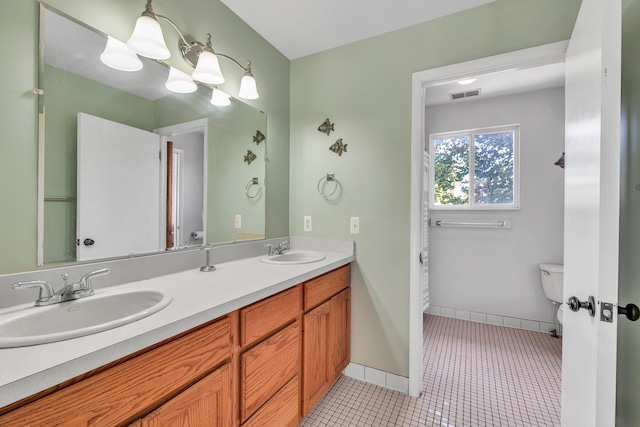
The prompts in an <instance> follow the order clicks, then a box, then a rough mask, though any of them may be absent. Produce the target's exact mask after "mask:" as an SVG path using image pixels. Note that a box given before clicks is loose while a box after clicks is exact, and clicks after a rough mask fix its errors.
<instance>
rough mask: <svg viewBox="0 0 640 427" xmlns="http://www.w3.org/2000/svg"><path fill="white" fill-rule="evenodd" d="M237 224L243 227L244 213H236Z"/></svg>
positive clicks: (238, 226) (237, 226)
mask: <svg viewBox="0 0 640 427" xmlns="http://www.w3.org/2000/svg"><path fill="white" fill-rule="evenodd" d="M235 226H236V228H242V215H240V214H236V220H235Z"/></svg>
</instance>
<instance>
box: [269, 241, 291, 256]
mask: <svg viewBox="0 0 640 427" xmlns="http://www.w3.org/2000/svg"><path fill="white" fill-rule="evenodd" d="M264 247H265V248H267V251H268V252H267V255H269V256H273V255H280V254H282V253H283V252H284V251H286V250H287V249H289V242H288V241H286V240H285V241H284V242H282V243H280V244H279V245H278V246H273V245H272V244H271V243H265V244H264Z"/></svg>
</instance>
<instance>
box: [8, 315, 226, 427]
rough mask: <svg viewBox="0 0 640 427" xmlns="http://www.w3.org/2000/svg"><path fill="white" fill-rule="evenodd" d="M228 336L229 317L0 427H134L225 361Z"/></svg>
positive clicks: (30, 407)
mask: <svg viewBox="0 0 640 427" xmlns="http://www.w3.org/2000/svg"><path fill="white" fill-rule="evenodd" d="M230 330H231V329H230V323H229V320H228V319H227V318H226V317H225V318H224V319H221V320H218V321H216V322H213V323H211V324H209V325H207V326H205V327H202V328H199V329H196V330H194V331H192V332H190V333H188V334H186V335H183V336H180V337H179V338H176V339H174V340H172V341H169V342H167V343H165V344H164V345H161V346H158V347H154V348H152V349H150V350H149V351H147V352H144V353H142V354H140V355H138V356H136V357H133V358H129V359H127V360H125V361H123V362H121V363H117V364H115V365H114V366H112V367H110V368H108V369H104V370H101V371H100V372H98V373H96V374H94V375H91V376H89V377H88V378H85V379H81V380H79V381H77V382H75V383H74V384H71V385H70V386H68V387H65V388H63V389H61V390H59V391H56V392H54V393H52V394H49V395H47V396H45V397H42V398H41V399H38V400H36V401H33V402H31V403H29V404H26V405H24V406H21V407H19V408H18V409H15V410H13V411H11V412H9V413H7V414H5V415H3V416H0V425H1V426H25V425H28V426H30V427H36V426H43V427H44V426H52V427H53V426H100V427H102V426H115V425H128V424H131V423H132V422H134V421H135V420H137V419H139V418H141V417H143V416H145V415H146V414H148V413H150V412H151V411H153V410H155V409H156V408H157V407H158V406H159V405H160V404H161V403H163V402H166V401H167V400H169V399H171V398H172V397H174V396H175V395H177V394H179V393H180V392H182V391H184V390H186V389H187V388H189V387H190V386H191V385H192V384H194V383H195V382H197V381H198V380H199V379H200V378H202V377H204V376H205V375H207V374H208V373H210V372H212V371H213V370H214V369H215V368H216V367H217V366H219V365H221V364H222V363H223V362H224V361H225V360H227V359H228V358H229V355H230V346H231V333H230ZM229 393H230V389H229ZM224 404H225V405H228V404H230V402H225V403H224Z"/></svg>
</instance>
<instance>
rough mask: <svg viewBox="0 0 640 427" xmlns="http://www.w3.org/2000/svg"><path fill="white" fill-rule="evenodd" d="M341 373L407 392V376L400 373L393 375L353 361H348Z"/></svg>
mask: <svg viewBox="0 0 640 427" xmlns="http://www.w3.org/2000/svg"><path fill="white" fill-rule="evenodd" d="M343 373H344V375H346V376H347V377H351V378H355V379H357V380H360V381H364V382H367V383H370V384H375V385H379V386H380V387H384V388H388V389H390V390H395V391H399V392H401V393H405V394H408V393H409V378H407V377H402V376H400V375H395V374H392V373H389V372H385V371H381V370H379V369H375V368H370V367H368V366H364V365H359V364H357V363H353V362H351V363H349V365H348V366H347V368H346V369H345V370H344V372H343Z"/></svg>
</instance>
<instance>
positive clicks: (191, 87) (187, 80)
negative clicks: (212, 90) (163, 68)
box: [164, 67, 198, 93]
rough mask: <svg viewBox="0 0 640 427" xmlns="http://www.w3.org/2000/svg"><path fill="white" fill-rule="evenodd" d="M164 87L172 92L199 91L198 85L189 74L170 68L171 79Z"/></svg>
mask: <svg viewBox="0 0 640 427" xmlns="http://www.w3.org/2000/svg"><path fill="white" fill-rule="evenodd" d="M164 86H165V87H166V88H167V89H169V90H170V91H171V92H177V93H191V92H195V91H196V90H198V85H197V84H196V82H194V81H193V79H192V78H191V76H189V74H187V73H185V72H183V71H180V70H178V69H176V68H173V67H171V68H169V78H168V79H167V82H166V83H165V84H164Z"/></svg>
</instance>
